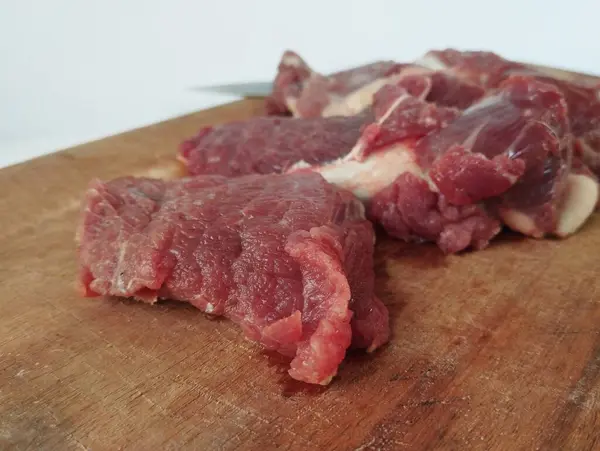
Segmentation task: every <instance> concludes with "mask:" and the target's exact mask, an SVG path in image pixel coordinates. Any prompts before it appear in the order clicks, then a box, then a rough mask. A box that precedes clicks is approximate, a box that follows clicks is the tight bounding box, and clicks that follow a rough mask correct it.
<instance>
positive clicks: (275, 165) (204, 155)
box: [179, 113, 372, 177]
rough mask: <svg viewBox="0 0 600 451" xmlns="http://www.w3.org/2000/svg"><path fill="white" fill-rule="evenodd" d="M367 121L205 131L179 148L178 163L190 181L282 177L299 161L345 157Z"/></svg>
mask: <svg viewBox="0 0 600 451" xmlns="http://www.w3.org/2000/svg"><path fill="white" fill-rule="evenodd" d="M371 117H372V116H371V115H370V114H368V113H365V114H361V115H357V116H350V117H331V118H312V119H295V118H287V117H259V118H256V119H250V120H248V121H239V122H231V123H228V124H223V125H217V126H214V127H205V128H203V129H202V130H200V132H199V133H198V134H197V135H196V136H195V137H193V138H191V139H188V140H186V141H184V142H183V143H182V145H181V147H180V150H179V159H180V160H181V161H182V162H183V163H184V164H185V166H186V168H187V171H188V172H189V174H191V175H198V174H218V175H225V176H229V177H233V176H240V175H248V174H271V173H282V172H285V171H286V170H287V169H289V168H290V167H291V166H292V165H293V164H294V163H297V162H298V161H299V160H304V161H306V162H308V163H309V164H318V163H320V162H322V161H330V160H335V159H337V158H339V157H340V156H343V155H345V154H347V153H348V152H349V151H350V149H352V147H353V146H354V144H356V141H357V140H358V138H359V136H360V132H361V127H362V125H363V124H365V123H367V122H370V121H371V120H372V119H371Z"/></svg>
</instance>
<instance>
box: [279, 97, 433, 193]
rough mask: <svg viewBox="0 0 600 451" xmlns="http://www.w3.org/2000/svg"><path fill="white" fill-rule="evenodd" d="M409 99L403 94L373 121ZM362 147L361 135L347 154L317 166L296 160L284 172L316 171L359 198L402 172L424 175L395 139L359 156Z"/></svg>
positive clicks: (410, 152)
mask: <svg viewBox="0 0 600 451" xmlns="http://www.w3.org/2000/svg"><path fill="white" fill-rule="evenodd" d="M409 98H411V96H410V95H408V94H405V95H402V96H400V97H399V98H398V99H397V100H395V101H394V102H393V104H392V105H391V106H390V107H389V109H388V110H387V111H386V112H385V114H383V115H382V116H381V117H380V118H379V119H378V120H377V125H379V126H383V125H384V124H385V122H386V120H388V119H389V117H390V115H391V114H392V113H393V111H394V110H395V109H396V108H398V107H399V106H400V105H401V103H402V102H403V101H405V100H407V99H409ZM411 144H412V143H411ZM364 147H365V142H364V139H363V138H362V137H361V138H360V139H359V140H358V142H357V143H356V145H355V146H354V147H353V148H352V150H351V151H350V152H349V153H348V154H346V155H345V156H343V157H341V158H339V159H337V160H334V161H331V162H328V163H325V164H322V165H318V166H312V165H310V164H308V163H307V162H305V161H299V162H297V163H296V164H294V165H293V166H292V167H291V168H290V169H289V170H288V172H297V171H303V170H312V171H315V172H318V173H320V174H321V175H322V176H323V178H325V180H327V181H328V182H329V183H333V184H335V185H338V186H341V187H343V188H345V189H347V190H349V191H352V193H354V195H355V196H356V197H358V198H359V199H361V200H362V201H368V200H369V199H371V198H372V197H373V196H374V195H375V194H377V193H378V192H379V191H381V190H382V189H384V188H385V187H387V186H388V185H390V184H391V183H392V182H394V180H396V178H398V176H400V175H401V174H404V173H406V172H410V173H413V174H415V175H417V176H419V177H424V174H423V171H422V170H421V168H420V167H419V165H418V164H417V162H416V159H415V153H414V148H413V146H412V145H408V144H405V143H402V142H397V143H394V144H393V145H391V146H387V147H385V148H383V149H378V150H377V151H375V152H372V153H370V154H368V155H367V156H364V155H363V151H364Z"/></svg>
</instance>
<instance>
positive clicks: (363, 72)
mask: <svg viewBox="0 0 600 451" xmlns="http://www.w3.org/2000/svg"><path fill="white" fill-rule="evenodd" d="M401 68H402V66H401V65H399V64H397V63H395V62H393V61H377V62H374V63H371V64H367V65H364V66H360V67H356V68H352V69H349V70H344V71H341V72H336V73H334V74H331V75H322V74H320V73H318V72H315V71H314V70H312V69H311V68H310V66H308V64H306V62H305V61H304V60H303V59H302V58H301V57H300V56H299V55H298V54H296V53H295V52H292V51H289V50H288V51H286V52H285V53H284V54H283V56H282V58H281V62H280V63H279V67H278V72H277V76H276V78H275V81H274V83H273V93H272V94H271V96H270V97H269V98H267V111H268V113H270V114H286V113H288V112H290V113H292V115H293V116H296V117H321V116H332V115H340V114H339V111H338V110H339V109H344V108H345V107H343V106H341V103H345V101H346V99H347V98H348V97H349V96H352V95H354V96H355V97H356V98H355V103H357V104H356V105H353V106H354V107H355V108H352V109H351V111H350V112H349V114H346V115H351V114H356V113H359V112H361V111H362V110H364V107H365V106H368V105H362V104H361V103H360V100H361V97H364V96H366V97H369V95H372V94H373V93H374V92H375V91H376V90H377V89H379V87H381V86H382V84H383V81H382V80H384V79H386V78H387V77H389V76H391V75H393V74H394V73H396V72H398V71H400V70H401ZM351 104H352V102H348V104H347V105H346V107H347V108H351V106H352V105H351ZM327 110H329V111H327Z"/></svg>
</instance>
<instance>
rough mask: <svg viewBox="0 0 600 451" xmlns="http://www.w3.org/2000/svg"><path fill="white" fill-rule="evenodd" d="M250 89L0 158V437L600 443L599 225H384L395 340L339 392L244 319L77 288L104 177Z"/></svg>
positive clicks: (158, 154)
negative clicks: (429, 240) (120, 130)
mask: <svg viewBox="0 0 600 451" xmlns="http://www.w3.org/2000/svg"><path fill="white" fill-rule="evenodd" d="M261 107H262V104H261V101H244V102H238V103H235V104H231V105H228V106H225V107H221V108H217V109H213V110H209V111H205V112H200V113H197V114H193V115H189V116H186V117H182V118H178V119H175V120H172V121H168V122H165V123H161V124H157V125H154V126H151V127H148V128H144V129H141V130H137V131H133V132H130V133H126V134H123V135H119V136H115V137H111V138H106V139H103V140H101V141H97V142H93V143H90V144H86V145H83V146H80V147H77V148H74V149H70V150H67V151H63V152H60V153H56V154H54V155H50V156H47V157H44V158H40V159H37V160H33V161H30V162H27V163H25V164H21V165H18V166H13V167H9V168H6V169H3V170H2V171H0V192H1V193H2V195H1V196H0V211H1V212H2V216H1V218H0V229H1V230H2V237H1V238H0V279H1V284H2V288H3V295H2V297H1V298H0V449H3V450H6V449H18V450H25V449H36V450H37V449H42V450H46V449H47V450H70V449H73V450H81V449H92V450H115V449H131V450H162V449H173V450H174V449H198V450H234V449H235V450H254V449H288V450H313V449H314V450H317V449H334V450H404V449H406V450H421V449H423V450H442V449H443V450H446V449H448V450H467V449H469V450H535V449H540V450H590V451H592V450H598V449H600V436H599V435H600V327H599V326H600V288H599V286H600V281H599V278H598V269H597V268H598V267H600V220H599V219H598V217H594V218H593V219H592V220H591V221H590V222H589V223H588V224H587V225H586V226H585V227H584V228H583V230H582V231H581V233H579V234H578V235H576V236H574V237H572V238H569V239H568V240H565V241H552V240H547V241H536V240H531V239H523V238H519V237H517V236H516V235H509V234H506V235H503V236H502V237H501V238H500V239H498V240H497V241H496V242H494V244H493V245H492V246H491V247H490V248H489V249H487V250H484V251H481V252H477V253H468V254H464V255H459V256H450V257H443V256H442V255H441V253H440V252H439V251H438V250H437V249H436V248H435V247H433V246H429V245H422V246H417V245H406V244H402V243H400V242H395V241H392V240H389V239H386V238H385V237H381V238H380V239H379V243H378V246H377V265H376V270H377V276H378V279H377V291H378V293H379V295H380V296H381V298H382V299H383V300H384V302H385V303H386V304H387V306H388V307H389V309H390V312H391V320H392V331H393V332H392V333H393V336H392V340H391V342H390V343H389V345H387V346H385V347H384V348H383V349H381V350H380V351H379V352H376V353H375V354H374V355H372V356H366V355H365V354H362V353H353V354H351V355H350V356H349V357H348V358H347V361H346V362H345V363H344V364H343V366H342V368H341V370H340V373H339V377H337V378H336V379H335V380H334V382H333V383H332V384H331V386H330V387H328V388H313V387H309V386H305V385H301V384H294V383H291V382H290V379H289V378H288V377H287V376H286V374H285V372H284V368H285V367H284V366H283V365H282V364H281V362H278V359H277V358H275V357H273V356H269V355H266V354H265V353H263V352H261V350H260V349H259V348H258V347H257V346H256V345H254V344H252V343H250V342H248V341H246V340H244V339H243V338H242V335H241V333H240V331H239V330H238V329H237V328H236V327H235V326H234V325H233V324H231V323H229V322H227V321H224V320H223V321H221V320H212V321H211V320H208V319H207V318H206V317H205V316H204V315H203V314H202V313H200V312H199V311H197V310H195V309H193V308H191V307H187V306H182V305H179V304H170V303H162V304H159V305H156V306H148V305H143V304H141V303H135V302H130V301H122V300H111V299H82V298H81V297H79V295H78V293H77V291H76V288H75V283H74V281H75V275H76V264H75V250H74V229H75V222H76V219H77V215H78V208H79V201H80V199H81V195H82V193H83V190H84V189H85V187H86V186H87V184H88V182H89V180H90V179H92V178H94V177H99V178H103V179H108V178H112V177H115V176H119V175H124V174H127V173H135V174H138V175H144V174H156V173H157V172H156V171H157V170H158V171H160V170H162V169H164V168H170V167H172V157H173V154H174V152H175V149H176V147H177V144H178V143H179V141H180V140H181V139H183V138H185V137H188V136H190V135H192V134H193V133H194V132H195V131H196V130H197V129H198V128H199V127H200V126H201V125H203V124H208V123H216V122H221V121H226V120H232V119H241V118H244V117H249V116H252V115H255V114H257V113H258V112H259V111H260V109H261Z"/></svg>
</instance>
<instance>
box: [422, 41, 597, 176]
mask: <svg viewBox="0 0 600 451" xmlns="http://www.w3.org/2000/svg"><path fill="white" fill-rule="evenodd" d="M417 63H418V64H420V65H423V66H425V67H428V68H429V69H431V70H441V71H442V72H444V73H450V74H453V75H454V76H456V77H458V78H460V79H463V80H465V81H469V82H472V83H475V84H478V85H480V86H481V87H484V88H485V89H493V88H497V87H498V86H500V84H501V83H502V82H503V81H505V80H506V79H507V78H509V77H511V76H516V75H521V76H528V77H530V78H535V79H536V80H538V81H540V82H543V83H547V84H552V85H553V86H555V87H556V88H558V89H559V90H560V92H561V93H562V94H563V96H564V98H565V101H566V103H567V107H568V116H569V121H570V124H571V131H572V134H573V136H574V138H575V142H574V146H575V147H574V157H575V158H578V159H581V160H582V161H583V163H584V164H586V165H587V166H588V167H589V168H590V169H591V170H592V171H593V172H594V173H595V174H596V175H597V176H600V96H599V94H598V93H599V91H598V88H599V84H598V82H597V81H595V82H594V81H590V78H589V77H586V76H583V75H579V74H570V73H566V72H560V71H551V70H549V69H543V68H540V67H534V66H528V65H525V64H522V63H518V62H515V61H510V60H507V59H505V58H502V57H501V56H499V55H497V54H495V53H492V52H481V51H463V52H461V51H457V50H454V49H445V50H433V51H430V52H428V53H427V54H426V55H425V56H424V57H423V58H422V59H421V60H419V61H418V62H417Z"/></svg>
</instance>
